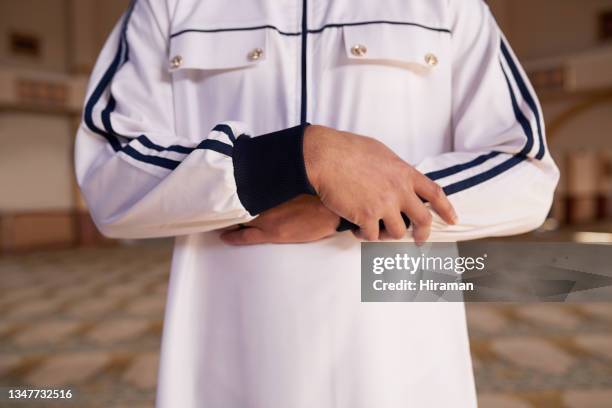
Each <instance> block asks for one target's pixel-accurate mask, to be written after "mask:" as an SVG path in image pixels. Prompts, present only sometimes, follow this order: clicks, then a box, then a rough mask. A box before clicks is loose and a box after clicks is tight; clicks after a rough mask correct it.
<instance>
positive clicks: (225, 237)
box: [221, 227, 269, 245]
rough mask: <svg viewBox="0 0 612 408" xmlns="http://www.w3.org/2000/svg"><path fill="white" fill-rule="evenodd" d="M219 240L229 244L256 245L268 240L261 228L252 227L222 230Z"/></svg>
mask: <svg viewBox="0 0 612 408" xmlns="http://www.w3.org/2000/svg"><path fill="white" fill-rule="evenodd" d="M221 240H222V241H223V242H225V243H226V244H229V245H256V244H266V243H268V242H269V240H268V238H267V236H266V234H265V233H264V232H263V231H262V230H260V229H259V228H253V227H247V228H243V229H239V230H234V231H227V232H224V233H222V234H221Z"/></svg>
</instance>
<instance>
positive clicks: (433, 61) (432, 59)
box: [425, 53, 438, 67]
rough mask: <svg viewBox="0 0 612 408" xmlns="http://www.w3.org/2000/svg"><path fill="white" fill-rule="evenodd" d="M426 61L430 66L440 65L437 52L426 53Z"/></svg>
mask: <svg viewBox="0 0 612 408" xmlns="http://www.w3.org/2000/svg"><path fill="white" fill-rule="evenodd" d="M425 63H426V64H427V65H429V66H430V67H435V66H436V65H438V57H436V56H435V54H432V53H428V54H426V55H425Z"/></svg>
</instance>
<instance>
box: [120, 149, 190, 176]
mask: <svg viewBox="0 0 612 408" xmlns="http://www.w3.org/2000/svg"><path fill="white" fill-rule="evenodd" d="M121 151H122V152H123V153H125V154H127V155H128V156H130V157H132V158H134V159H136V160H138V161H141V162H144V163H149V164H153V165H155V166H159V167H163V168H166V169H169V170H174V169H176V168H177V167H178V165H179V164H181V162H180V161H177V160H172V159H167V158H165V157H159V156H148V155H146V154H142V153H140V152H139V151H138V150H136V149H134V148H133V147H132V146H130V145H127V146H124V147H123V149H122V150H121Z"/></svg>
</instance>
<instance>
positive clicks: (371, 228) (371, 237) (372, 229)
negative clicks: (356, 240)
mask: <svg viewBox="0 0 612 408" xmlns="http://www.w3.org/2000/svg"><path fill="white" fill-rule="evenodd" d="M358 234H359V237H360V238H361V239H364V240H366V241H378V239H379V236H380V227H379V225H378V221H374V222H369V223H367V224H364V225H361V226H360V227H359V231H358Z"/></svg>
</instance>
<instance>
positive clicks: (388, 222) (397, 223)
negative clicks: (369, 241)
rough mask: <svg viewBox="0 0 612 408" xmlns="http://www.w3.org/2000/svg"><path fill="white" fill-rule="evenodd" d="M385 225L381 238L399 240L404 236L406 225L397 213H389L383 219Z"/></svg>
mask: <svg viewBox="0 0 612 408" xmlns="http://www.w3.org/2000/svg"><path fill="white" fill-rule="evenodd" d="M383 222H384V223H385V229H384V231H381V234H380V235H381V238H384V239H387V238H391V239H401V238H403V237H404V235H406V224H405V223H404V220H403V219H402V216H401V214H400V213H399V212H394V213H390V214H389V215H387V216H386V217H384V218H383Z"/></svg>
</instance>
